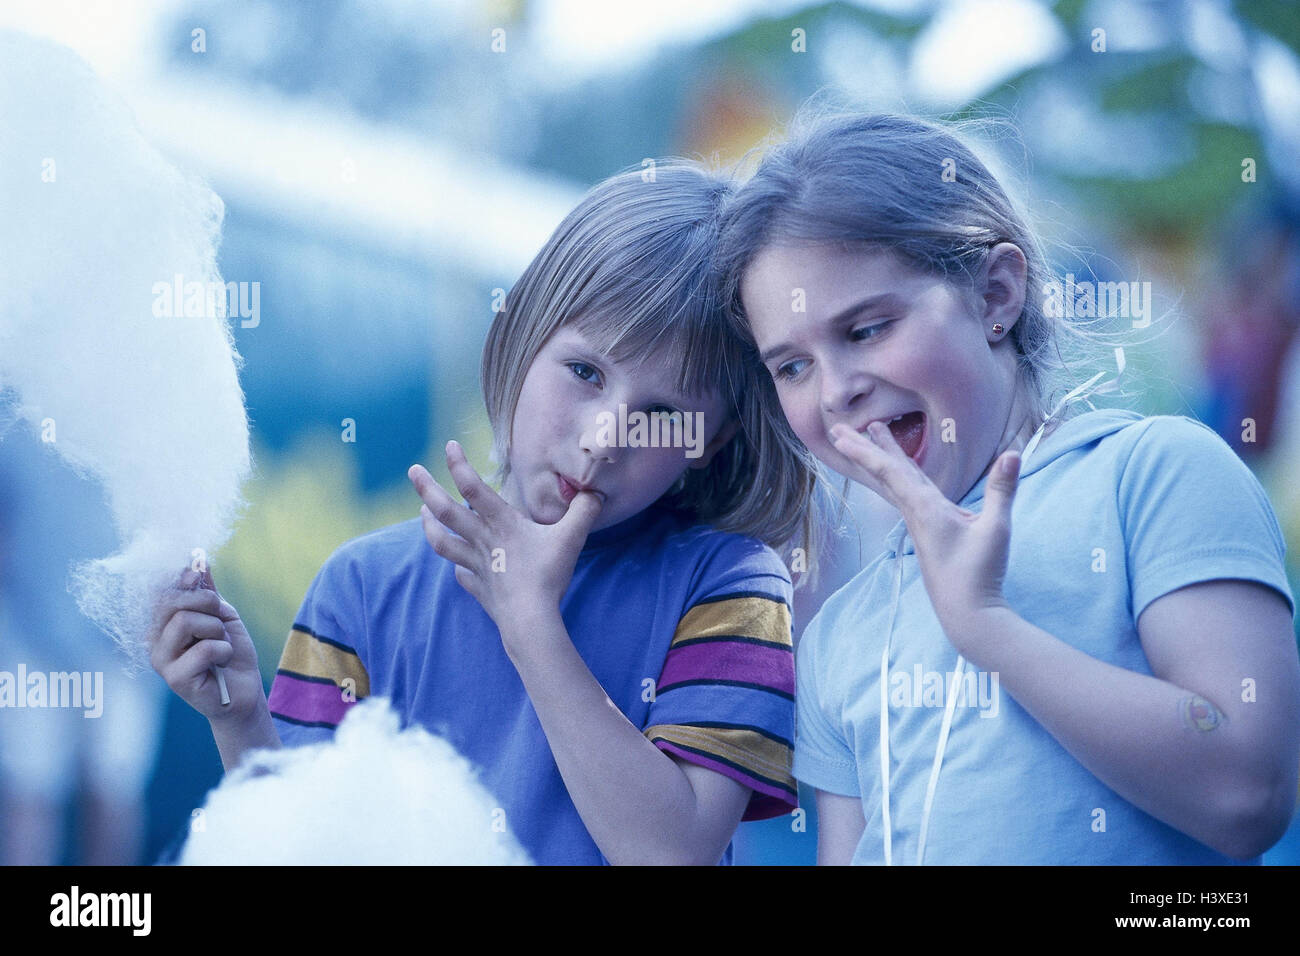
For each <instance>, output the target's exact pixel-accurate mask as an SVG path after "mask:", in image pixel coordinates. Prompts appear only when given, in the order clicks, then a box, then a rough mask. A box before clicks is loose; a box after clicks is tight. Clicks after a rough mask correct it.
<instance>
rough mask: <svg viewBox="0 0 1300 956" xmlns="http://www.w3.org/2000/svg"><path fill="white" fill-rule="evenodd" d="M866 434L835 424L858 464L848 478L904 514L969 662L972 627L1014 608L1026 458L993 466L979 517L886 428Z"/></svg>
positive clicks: (924, 572) (841, 445)
mask: <svg viewBox="0 0 1300 956" xmlns="http://www.w3.org/2000/svg"><path fill="white" fill-rule="evenodd" d="M868 433H869V435H870V437H868V436H867V435H861V434H859V433H858V432H855V431H854V430H853V429H851V428H848V427H846V426H844V425H836V426H835V427H834V428H832V429H831V441H832V442H834V444H835V448H836V450H837V451H839V452H840V454H842V455H844V457H846V458H848V459H849V461H851V462H854V463H855V464H856V465H858V468H857V470H856V471H855V472H854V473H853V474H852V475H851V476H850V477H852V478H854V479H855V480H857V481H860V482H862V483H863V484H864V485H866V486H867V487H868V488H871V489H872V490H873V491H875V492H876V493H878V494H880V495H881V496H882V497H884V498H885V499H886V500H887V501H889V503H890V504H892V505H893V506H894V507H896V508H897V509H898V510H899V511H900V512H902V515H903V520H904V521H906V522H907V530H908V533H909V534H910V535H911V538H912V541H913V543H914V544H915V546H916V556H917V561H918V562H919V563H920V565H921V576H922V578H923V579H924V581H925V590H926V593H927V594H929V596H930V603H931V604H932V605H933V606H934V611H935V615H936V616H937V617H938V618H939V623H940V625H942V627H943V630H944V633H945V634H946V635H947V636H948V640H949V641H951V642H952V644H953V646H955V647H956V648H957V650H959V651H961V652H962V653H963V654H965V655H966V656H967V657H969V656H970V654H969V653H968V650H969V649H968V648H966V647H964V646H963V644H964V641H963V637H964V635H966V634H968V633H972V632H974V631H975V630H976V629H975V628H974V627H973V625H974V622H975V621H976V620H977V619H978V618H979V616H980V615H981V614H982V613H983V612H984V611H987V610H990V609H994V608H997V609H1005V608H1007V607H1008V605H1007V602H1006V598H1005V597H1004V596H1003V594H1002V584H1003V580H1004V578H1005V577H1006V573H1007V553H1008V551H1009V549H1010V546H1011V502H1012V500H1013V499H1014V497H1015V493H1016V483H1017V480H1018V479H1019V475H1020V455H1019V454H1018V453H1016V452H1006V453H1004V454H1002V455H1001V456H999V458H998V460H997V461H996V462H994V463H993V468H992V471H991V473H990V474H989V478H988V482H987V484H986V485H985V489H984V509H983V511H982V512H980V513H979V514H975V513H974V512H971V511H967V510H966V509H965V508H960V507H958V506H957V505H955V504H954V503H953V502H951V501H949V500H948V499H947V498H945V497H944V495H943V492H941V491H940V490H939V489H938V488H937V487H935V485H934V483H933V482H932V481H930V479H929V477H928V476H927V475H926V474H925V472H923V471H922V470H921V469H920V467H919V466H918V465H917V464H916V462H914V461H913V460H912V459H910V458H908V457H907V454H906V453H905V452H904V451H903V449H901V448H900V447H899V446H898V442H897V441H895V440H894V436H893V434H892V433H891V432H890V430H889V427H888V426H887V425H884V424H881V423H878V422H877V423H873V424H872V425H871V426H870V427H869V428H868ZM1004 467H1009V468H1010V471H1009V472H1007V471H1004V470H1003V468H1004Z"/></svg>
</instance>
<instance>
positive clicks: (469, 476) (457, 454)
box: [447, 441, 510, 518]
mask: <svg viewBox="0 0 1300 956" xmlns="http://www.w3.org/2000/svg"><path fill="white" fill-rule="evenodd" d="M447 470H448V471H450V472H451V477H452V480H453V481H454V482H456V489H457V490H458V491H459V492H460V493H461V496H462V497H464V499H465V500H466V501H468V502H469V505H470V507H471V508H473V509H474V510H475V511H476V512H478V513H479V514H480V515H482V516H483V517H485V518H491V517H492V516H493V515H495V514H498V513H499V512H501V511H503V510H505V509H508V508H509V507H510V506H509V505H507V504H506V503H505V501H504V500H503V499H502V497H501V496H500V495H498V494H497V493H496V492H495V491H493V490H492V489H491V488H489V487H488V486H487V482H485V481H484V480H483V479H482V478H480V477H479V473H478V472H477V471H475V470H474V466H473V465H471V464H470V463H469V459H468V458H466V457H465V449H463V448H461V447H460V442H457V441H449V442H447Z"/></svg>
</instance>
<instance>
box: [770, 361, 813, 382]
mask: <svg viewBox="0 0 1300 956" xmlns="http://www.w3.org/2000/svg"><path fill="white" fill-rule="evenodd" d="M807 364H808V360H807V359H795V360H793V361H791V362H786V363H785V364H784V365H779V366H777V369H776V371H775V372H773V373H772V377H773V378H774V379H777V380H778V381H780V380H781V379H786V380H787V381H788V380H790V379H793V378H796V377H798V375H799V373H800V372H802V371H803V370H804V366H805V365H807Z"/></svg>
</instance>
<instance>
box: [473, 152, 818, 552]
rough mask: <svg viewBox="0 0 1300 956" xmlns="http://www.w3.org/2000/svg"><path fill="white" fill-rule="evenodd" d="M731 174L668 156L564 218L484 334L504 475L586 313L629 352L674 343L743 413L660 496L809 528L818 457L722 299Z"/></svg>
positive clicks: (671, 357) (485, 381)
mask: <svg viewBox="0 0 1300 956" xmlns="http://www.w3.org/2000/svg"><path fill="white" fill-rule="evenodd" d="M731 188H732V187H731V185H730V182H729V180H727V179H725V178H722V177H720V176H718V175H716V174H714V173H711V172H709V171H708V170H706V169H705V168H703V167H702V166H699V165H697V164H695V163H691V162H688V161H685V160H661V161H657V162H656V163H655V164H654V165H653V166H650V167H648V168H646V169H642V168H639V167H638V168H634V169H629V170H627V171H624V172H622V173H620V174H618V175H615V176H612V177H610V178H609V179H606V180H605V181H604V182H601V183H599V184H598V185H596V186H595V187H593V188H592V189H591V191H590V192H588V193H587V195H586V196H585V197H584V198H583V199H582V201H581V202H580V203H579V204H578V205H577V207H576V208H575V209H574V210H573V211H572V212H571V213H569V215H568V216H566V217H565V219H564V221H563V222H561V223H560V225H559V226H558V227H557V228H556V230H555V232H554V233H553V234H552V235H551V237H550V238H549V239H548V240H547V242H546V244H545V245H544V246H543V247H542V249H541V251H540V252H539V253H538V254H537V255H536V257H534V259H533V261H532V262H531V263H530V264H529V266H528V268H527V269H525V270H524V273H523V275H522V276H521V277H520V278H519V281H518V282H516V283H515V285H514V287H513V288H512V289H511V290H510V292H509V294H508V295H507V296H506V301H505V305H504V307H503V308H502V309H501V311H500V312H498V313H497V315H496V317H495V318H494V320H493V322H492V327H491V329H490V330H489V332H488V337H487V342H486V343H485V344H484V348H483V362H482V369H481V372H482V386H483V400H484V402H485V403H486V405H487V412H488V418H489V420H490V422H491V424H492V432H493V442H494V446H493V447H494V453H495V456H496V460H497V462H498V464H499V465H500V472H499V473H498V478H499V479H504V478H505V476H506V475H507V474H509V468H510V447H511V439H512V435H511V429H512V424H513V422H514V417H515V409H516V407H517V405H518V403H519V394H520V390H521V389H522V387H523V380H524V377H525V375H526V374H527V372H528V370H529V368H530V367H531V366H532V364H533V360H534V359H535V358H536V356H537V353H538V352H539V351H540V349H541V348H542V346H543V344H544V343H545V342H546V341H547V340H548V339H549V338H550V336H551V335H552V334H553V333H554V332H555V331H556V330H557V329H559V328H560V327H562V326H565V325H569V324H572V325H573V326H575V327H576V328H577V329H579V330H580V331H581V332H582V333H583V334H584V335H585V336H587V338H588V339H589V341H591V342H592V344H593V345H594V346H595V347H596V348H598V349H600V350H601V351H603V352H604V353H605V354H607V355H609V356H610V357H611V358H612V359H614V360H615V361H619V362H622V361H625V360H628V359H636V358H638V357H642V356H645V355H648V354H651V353H655V354H658V355H664V357H665V358H666V359H667V360H668V361H669V362H671V367H674V368H676V369H678V370H679V373H678V381H677V387H678V389H679V390H680V391H682V392H683V393H684V394H686V395H690V396H695V397H701V396H704V395H706V394H709V393H713V392H716V393H717V394H718V395H719V396H720V397H721V398H722V399H723V401H724V403H725V405H726V407H727V409H728V414H729V415H730V416H733V417H734V418H735V419H736V420H737V422H738V428H737V431H736V434H735V435H734V437H733V438H732V439H731V440H730V441H728V442H727V444H726V445H725V446H724V447H723V448H722V449H721V450H719V451H718V453H717V454H716V455H714V457H713V459H712V460H711V461H710V463H709V464H708V466H707V467H705V468H702V469H698V470H697V469H688V470H687V471H686V472H685V474H684V475H683V477H682V479H681V480H680V481H679V482H678V483H677V484H676V485H675V486H674V487H673V488H672V489H671V490H670V491H669V492H668V493H666V494H665V495H664V497H663V498H662V499H660V503H662V504H665V505H667V506H669V507H671V508H674V509H677V510H679V511H682V512H686V513H687V514H689V515H691V516H692V517H693V518H694V519H695V520H698V521H702V522H706V523H708V524H711V525H713V526H714V527H716V528H718V529H719V530H723V531H733V532H737V533H740V534H747V535H751V536H753V537H756V538H758V539H759V540H761V541H763V542H765V543H766V544H768V545H770V546H772V547H774V548H781V547H783V546H784V545H786V544H789V543H791V542H794V541H806V540H807V538H808V535H809V531H810V528H811V527H812V525H811V517H810V515H809V513H808V509H807V507H806V502H807V501H808V499H809V497H810V496H811V494H812V492H813V490H814V488H815V485H816V480H815V473H816V471H815V470H816V464H815V461H814V460H813V459H812V458H811V456H809V455H808V453H807V452H806V451H804V450H803V449H802V446H801V445H800V444H799V442H798V440H797V439H795V437H794V435H793V433H792V432H791V430H790V428H789V426H788V425H787V424H786V423H785V419H784V417H783V416H782V415H781V414H780V408H779V406H775V409H774V407H773V406H770V405H768V404H767V403H766V402H764V401H763V400H762V399H761V397H760V389H761V387H762V385H763V384H764V381H763V380H764V379H766V378H767V375H766V373H765V372H763V374H762V375H760V374H758V373H759V372H762V369H761V367H759V366H757V365H756V364H755V363H754V362H753V361H751V358H752V357H751V356H749V355H748V354H747V353H746V349H747V345H746V343H745V341H744V339H743V338H742V337H740V336H738V335H736V333H735V330H734V329H733V328H732V327H731V326H730V325H729V324H728V322H727V320H726V316H725V313H724V309H723V307H722V302H723V300H722V290H721V283H720V277H719V275H718V273H717V271H716V268H715V263H714V252H715V249H716V244H717V239H718V229H719V215H720V210H721V207H722V204H723V202H724V200H725V199H726V198H727V196H728V195H729V194H730V192H731ZM766 384H767V386H768V387H770V386H771V383H770V381H769V382H766Z"/></svg>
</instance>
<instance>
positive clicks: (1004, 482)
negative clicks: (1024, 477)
mask: <svg viewBox="0 0 1300 956" xmlns="http://www.w3.org/2000/svg"><path fill="white" fill-rule="evenodd" d="M1019 481H1020V455H1019V454H1018V453H1016V452H1006V453H1004V454H1003V455H1001V456H1000V457H999V458H998V460H997V461H995V462H994V463H993V470H992V471H991V472H990V474H989V478H988V481H987V482H986V483H985V485H984V514H985V515H986V516H988V517H990V518H993V519H995V520H996V522H997V523H998V524H1005V525H1006V526H1007V527H1008V528H1009V527H1010V526H1011V504H1012V502H1013V501H1014V500H1015V497H1016V486H1017V484H1018V483H1019Z"/></svg>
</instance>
